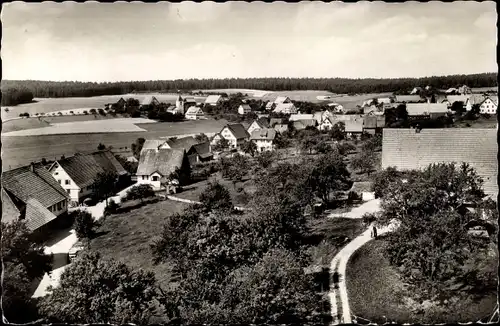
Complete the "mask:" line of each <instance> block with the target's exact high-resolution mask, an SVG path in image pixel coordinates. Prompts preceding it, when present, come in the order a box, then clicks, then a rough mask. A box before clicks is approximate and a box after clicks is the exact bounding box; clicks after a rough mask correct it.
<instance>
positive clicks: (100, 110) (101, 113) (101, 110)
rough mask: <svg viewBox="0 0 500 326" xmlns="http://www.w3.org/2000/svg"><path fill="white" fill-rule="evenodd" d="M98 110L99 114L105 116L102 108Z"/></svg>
mask: <svg viewBox="0 0 500 326" xmlns="http://www.w3.org/2000/svg"><path fill="white" fill-rule="evenodd" d="M98 112H99V114H100V115H102V116H106V112H104V110H103V109H99V110H98Z"/></svg>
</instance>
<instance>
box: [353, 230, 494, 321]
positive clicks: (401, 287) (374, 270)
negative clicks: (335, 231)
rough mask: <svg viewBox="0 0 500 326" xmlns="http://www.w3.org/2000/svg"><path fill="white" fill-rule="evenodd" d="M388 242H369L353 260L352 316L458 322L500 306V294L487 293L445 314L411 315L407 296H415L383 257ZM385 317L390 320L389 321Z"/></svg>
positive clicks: (476, 317)
mask: <svg viewBox="0 0 500 326" xmlns="http://www.w3.org/2000/svg"><path fill="white" fill-rule="evenodd" d="M384 246H385V240H383V239H379V240H374V241H371V242H368V243H367V244H366V245H364V246H363V247H361V248H360V249H359V250H358V251H356V252H355V253H354V255H353V256H352V257H351V259H350V260H349V263H348V265H347V290H348V292H349V303H350V306H351V310H352V313H353V314H354V315H356V316H359V317H362V318H363V319H360V320H358V322H364V321H365V320H364V319H368V320H370V321H371V322H373V323H385V322H396V323H401V324H402V323H432V324H435V323H456V322H473V321H478V320H480V319H483V318H485V317H487V316H488V315H491V314H492V312H493V310H494V309H495V305H496V303H497V298H496V294H494V293H492V294H484V295H481V298H478V299H477V300H467V301H464V300H462V301H459V302H458V303H456V304H455V306H454V307H452V308H451V309H445V310H444V311H440V310H439V309H437V310H431V309H428V310H427V311H426V313H424V314H419V313H414V312H411V311H410V309H409V308H413V307H408V306H407V305H405V297H407V296H408V295H409V294H411V293H412V292H411V291H408V290H407V287H406V285H405V284H404V283H403V282H402V280H401V278H400V276H399V271H398V270H397V269H396V268H394V267H392V266H390V264H389V261H388V260H387V258H386V257H385V256H384V254H383V250H384ZM383 316H385V317H387V319H385V318H384V317H383Z"/></svg>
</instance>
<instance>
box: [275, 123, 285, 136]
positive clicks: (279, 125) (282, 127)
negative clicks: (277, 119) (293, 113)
mask: <svg viewBox="0 0 500 326" xmlns="http://www.w3.org/2000/svg"><path fill="white" fill-rule="evenodd" d="M273 128H274V130H276V132H277V133H280V134H281V133H283V132H285V131H288V125H287V124H285V123H277V124H275V125H274V126H273Z"/></svg>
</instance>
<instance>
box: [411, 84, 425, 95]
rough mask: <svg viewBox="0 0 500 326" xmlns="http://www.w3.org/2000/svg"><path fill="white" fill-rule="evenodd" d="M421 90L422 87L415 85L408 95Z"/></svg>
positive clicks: (418, 92)
mask: <svg viewBox="0 0 500 326" xmlns="http://www.w3.org/2000/svg"><path fill="white" fill-rule="evenodd" d="M422 91H423V89H422V87H419V86H417V87H414V88H413V89H412V91H411V92H410V95H414V94H420V93H421V92H422Z"/></svg>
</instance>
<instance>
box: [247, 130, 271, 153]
mask: <svg viewBox="0 0 500 326" xmlns="http://www.w3.org/2000/svg"><path fill="white" fill-rule="evenodd" d="M275 138H276V130H274V129H272V128H264V129H258V130H254V131H253V132H252V134H251V135H250V140H251V141H252V142H254V143H255V145H256V146H257V151H258V152H264V151H272V150H274V139H275Z"/></svg>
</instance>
